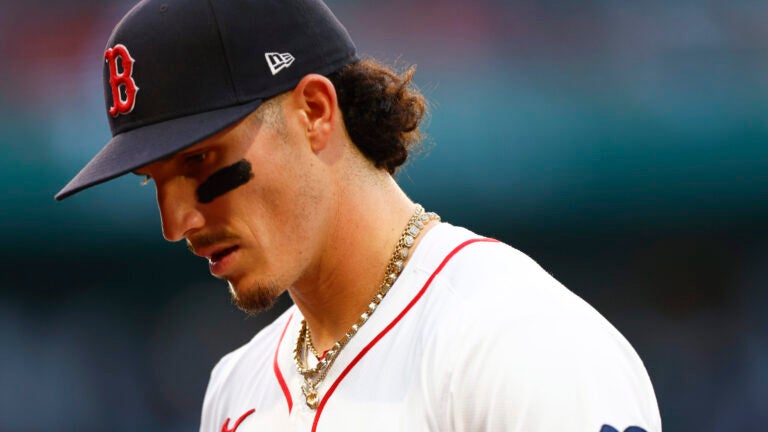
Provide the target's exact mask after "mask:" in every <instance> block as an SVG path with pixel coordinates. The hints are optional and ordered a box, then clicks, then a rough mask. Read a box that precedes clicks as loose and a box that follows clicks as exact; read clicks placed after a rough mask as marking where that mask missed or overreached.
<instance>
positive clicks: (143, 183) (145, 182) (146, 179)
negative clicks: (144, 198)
mask: <svg viewBox="0 0 768 432" xmlns="http://www.w3.org/2000/svg"><path fill="white" fill-rule="evenodd" d="M151 181H152V177H150V176H148V175H145V176H144V178H143V179H141V182H140V183H139V184H140V185H142V186H146V185H148V184H149V182H151Z"/></svg>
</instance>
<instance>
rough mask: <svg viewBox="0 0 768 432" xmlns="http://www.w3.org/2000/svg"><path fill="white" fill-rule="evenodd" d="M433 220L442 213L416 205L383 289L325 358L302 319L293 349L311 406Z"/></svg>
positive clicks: (397, 247) (401, 237) (297, 367)
mask: <svg viewBox="0 0 768 432" xmlns="http://www.w3.org/2000/svg"><path fill="white" fill-rule="evenodd" d="M432 220H438V221H439V220H440V216H438V215H437V214H436V213H432V212H429V213H425V212H424V207H422V206H420V205H419V204H416V211H415V212H414V213H413V216H411V218H410V219H409V220H408V225H406V227H405V229H404V230H403V232H402V234H400V239H399V240H398V241H397V246H396V247H395V251H394V252H393V253H392V257H391V258H390V259H389V263H388V264H387V268H386V270H385V271H384V280H383V281H382V282H381V285H380V286H379V290H378V291H377V292H376V295H375V296H374V297H373V299H371V302H370V304H369V305H368V308H367V309H366V310H365V312H363V313H362V314H361V315H360V318H358V319H357V321H356V322H355V323H354V324H352V327H350V328H349V330H347V332H346V333H345V334H344V336H342V337H341V339H339V340H338V341H336V343H334V344H333V346H332V347H331V348H330V349H329V350H328V351H326V352H325V354H324V355H323V356H322V357H321V356H320V355H318V354H317V351H316V350H315V349H314V347H313V346H312V338H311V335H310V332H309V326H308V325H307V321H306V320H301V329H300V330H299V335H298V337H297V338H296V345H295V347H294V349H293V359H294V361H295V362H296V369H298V371H299V373H300V374H301V375H302V376H303V377H304V384H303V385H302V386H301V392H302V393H304V398H305V399H306V402H307V406H308V407H309V408H310V409H317V404H318V402H319V397H318V395H317V388H318V387H319V386H320V383H322V382H323V380H324V379H325V376H326V375H327V374H328V370H329V369H330V368H331V365H333V362H334V361H335V360H336V358H337V356H338V355H339V352H341V350H342V349H343V348H344V347H345V346H346V345H347V343H348V342H349V340H350V339H352V337H353V336H354V335H355V334H357V331H358V330H359V329H360V327H362V326H363V324H365V323H366V322H367V321H368V318H370V317H371V315H373V312H374V311H375V310H376V308H377V307H378V306H379V303H381V301H382V300H383V299H384V296H386V295H387V293H388V292H389V289H390V288H392V285H394V284H395V281H396V280H397V278H398V276H400V273H401V272H402V271H403V266H404V263H405V261H406V260H407V259H408V256H409V254H410V248H411V247H412V246H413V244H414V243H415V242H416V237H418V236H419V234H420V233H421V230H422V229H423V228H424V226H426V225H427V224H428V223H429V222H430V221H432ZM312 355H314V356H316V358H317V357H320V358H319V359H318V362H317V364H316V365H315V366H314V367H310V366H309V358H310V356H312Z"/></svg>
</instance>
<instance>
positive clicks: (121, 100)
mask: <svg viewBox="0 0 768 432" xmlns="http://www.w3.org/2000/svg"><path fill="white" fill-rule="evenodd" d="M104 58H105V59H106V61H107V63H108V64H109V85H110V86H111V87H112V103H113V105H112V106H111V107H110V108H109V114H110V115H111V116H112V117H117V116H118V115H120V114H128V113H129V112H131V111H133V106H134V105H136V92H137V91H139V88H138V87H137V86H136V81H134V80H133V76H132V75H133V63H134V61H135V60H134V59H133V58H131V55H130V54H128V48H126V47H125V45H123V44H117V45H115V47H114V48H110V49H108V50H106V51H105V52H104ZM118 59H119V60H120V68H119V70H118V63H117V61H118ZM121 87H122V90H123V92H125V97H123V92H121V91H120V89H121Z"/></svg>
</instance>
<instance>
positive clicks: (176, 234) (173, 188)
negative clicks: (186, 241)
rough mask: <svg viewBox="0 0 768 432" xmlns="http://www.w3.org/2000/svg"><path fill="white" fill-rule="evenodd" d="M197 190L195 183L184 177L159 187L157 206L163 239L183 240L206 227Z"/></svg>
mask: <svg viewBox="0 0 768 432" xmlns="http://www.w3.org/2000/svg"><path fill="white" fill-rule="evenodd" d="M195 190H196V189H195V187H194V184H193V181H192V180H191V179H188V178H184V177H177V178H174V179H171V180H169V181H168V182H166V183H164V184H162V185H157V205H158V207H159V209H160V221H161V224H162V228H163V237H165V239H166V240H168V241H171V242H176V241H179V240H182V239H183V238H185V237H186V236H187V234H188V233H191V232H194V231H196V230H198V229H200V228H202V227H203V226H204V225H205V218H204V217H203V214H202V213H201V212H200V210H199V208H198V206H199V205H200V204H199V203H198V201H197V194H196V193H195Z"/></svg>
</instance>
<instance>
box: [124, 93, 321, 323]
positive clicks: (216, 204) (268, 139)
mask: <svg viewBox="0 0 768 432" xmlns="http://www.w3.org/2000/svg"><path fill="white" fill-rule="evenodd" d="M285 105H286V104H285V103H284V102H280V103H279V104H278V106H277V107H274V109H277V110H279V111H277V115H276V117H275V113H273V114H272V115H271V117H270V121H264V119H263V118H260V116H258V115H255V114H251V116H249V117H248V118H246V119H245V120H243V121H241V122H240V123H238V124H236V125H235V126H233V127H231V128H229V129H227V130H224V131H223V132H221V133H219V134H217V135H215V136H213V137H211V138H209V139H206V140H204V141H201V142H199V143H197V144H196V145H194V146H192V147H189V148H187V149H185V150H182V151H180V152H179V153H176V154H174V155H173V156H172V157H170V158H168V159H164V160H161V161H158V162H154V163H152V164H149V165H147V166H145V167H142V168H141V169H139V170H137V173H138V174H142V175H148V176H149V177H151V178H152V180H153V181H154V183H155V186H156V191H157V202H158V206H159V209H160V216H161V220H162V228H163V235H164V237H165V238H166V239H167V240H169V241H179V240H182V239H186V241H187V243H188V245H189V247H190V249H191V250H192V252H193V253H195V254H196V255H199V256H201V257H204V258H206V259H208V261H209V266H210V270H211V273H212V274H213V275H214V276H216V277H218V278H221V279H225V280H226V281H227V282H228V283H229V287H230V291H231V293H232V296H233V299H234V301H235V303H236V304H237V305H238V306H239V307H240V308H241V309H243V310H245V311H247V312H256V311H258V310H262V309H264V308H266V307H269V306H270V305H271V304H272V303H273V302H274V300H275V299H276V298H277V296H279V295H280V294H281V293H282V292H283V291H285V290H286V289H288V288H289V287H291V286H292V285H293V284H296V283H297V282H299V281H301V279H302V278H304V277H307V275H308V273H311V272H312V271H313V268H316V267H317V264H318V263H317V260H318V257H319V256H320V254H319V253H318V252H319V251H321V250H322V246H321V245H322V244H323V239H324V238H325V237H326V236H325V235H324V234H325V230H326V229H325V228H324V227H327V226H328V224H327V223H326V222H327V221H326V220H324V217H323V216H322V215H329V214H331V212H329V211H327V210H328V209H329V206H330V198H331V195H330V194H328V193H327V191H328V190H330V188H329V187H328V186H329V185H328V184H327V182H328V180H327V179H328V176H326V175H324V170H325V168H324V167H323V164H322V163H320V162H319V160H318V159H317V157H316V155H315V154H314V153H313V152H312V150H311V147H310V145H309V144H308V142H307V140H306V139H305V137H304V134H303V133H302V129H301V125H300V124H299V122H296V121H293V120H294V118H292V117H291V116H292V113H291V112H290V110H289V109H286V107H285ZM235 171H238V173H236V174H239V175H240V177H237V178H234V177H232V176H233V175H235V174H233V172H235ZM247 171H250V172H247ZM243 174H245V176H244V177H243Z"/></svg>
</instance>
